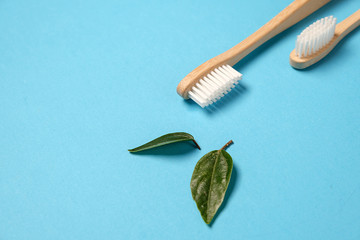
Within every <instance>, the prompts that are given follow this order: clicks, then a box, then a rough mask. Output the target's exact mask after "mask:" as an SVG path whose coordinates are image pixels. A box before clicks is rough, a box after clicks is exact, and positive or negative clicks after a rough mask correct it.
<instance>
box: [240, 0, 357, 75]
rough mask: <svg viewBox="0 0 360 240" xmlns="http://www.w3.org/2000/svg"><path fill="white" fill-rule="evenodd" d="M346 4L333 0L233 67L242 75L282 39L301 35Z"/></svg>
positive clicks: (339, 0)
mask: <svg viewBox="0 0 360 240" xmlns="http://www.w3.org/2000/svg"><path fill="white" fill-rule="evenodd" d="M345 2H346V1H343V0H332V1H331V2H329V3H328V4H326V5H325V6H323V7H322V8H320V9H319V10H317V11H316V12H314V13H313V14H311V15H310V16H307V17H306V18H304V19H303V20H301V21H300V22H298V23H297V24H295V25H293V26H291V27H290V28H288V29H286V30H285V31H283V32H282V33H279V34H278V35H277V36H275V37H273V38H272V39H270V40H269V41H267V42H266V43H264V44H263V45H261V46H260V47H258V48H257V49H255V50H254V51H253V52H251V53H250V54H249V55H247V56H246V57H245V58H243V59H242V60H241V61H240V62H238V63H237V64H235V65H234V66H233V68H234V69H235V70H237V71H239V72H241V73H244V72H245V71H244V69H246V66H247V65H250V64H251V63H252V62H253V61H254V59H255V58H256V57H257V56H258V55H261V53H263V52H266V51H267V50H268V49H269V48H270V47H271V46H276V45H277V44H280V42H281V40H282V39H283V40H285V38H286V37H287V36H289V35H292V34H294V33H295V32H298V33H299V34H300V32H301V31H302V30H303V29H304V28H305V27H307V26H309V25H310V24H311V23H313V22H314V20H316V19H318V18H321V17H324V16H328V15H331V14H329V11H330V9H333V8H335V7H336V6H337V5H339V4H340V3H341V4H345ZM349 35H350V34H349ZM294 46H295V38H294ZM291 50H292V49H289V54H290V51H291ZM284 57H285V58H289V56H288V55H286V56H284ZM289 67H290V65H289ZM244 77H246V75H245V74H244Z"/></svg>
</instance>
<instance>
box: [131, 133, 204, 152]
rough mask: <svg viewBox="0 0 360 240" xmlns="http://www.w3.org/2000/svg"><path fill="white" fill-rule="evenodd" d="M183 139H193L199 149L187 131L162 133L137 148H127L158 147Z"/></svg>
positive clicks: (132, 150) (140, 149) (135, 149)
mask: <svg viewBox="0 0 360 240" xmlns="http://www.w3.org/2000/svg"><path fill="white" fill-rule="evenodd" d="M183 141H193V142H194V144H195V145H196V147H197V148H198V149H200V146H199V145H198V144H197V143H196V141H195V139H194V137H193V136H192V135H190V134H188V133H185V132H176V133H169V134H166V135H163V136H161V137H158V138H156V139H154V140H152V141H150V142H148V143H145V144H144V145H141V146H139V147H137V148H133V149H129V150H128V151H129V152H140V151H144V150H147V149H151V148H156V147H160V146H163V145H167V144H171V143H176V142H183Z"/></svg>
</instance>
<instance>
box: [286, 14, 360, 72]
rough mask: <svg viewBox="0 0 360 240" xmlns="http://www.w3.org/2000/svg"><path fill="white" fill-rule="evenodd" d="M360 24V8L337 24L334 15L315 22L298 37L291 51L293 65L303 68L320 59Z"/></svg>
mask: <svg viewBox="0 0 360 240" xmlns="http://www.w3.org/2000/svg"><path fill="white" fill-rule="evenodd" d="M359 25H360V9H359V10H357V11H356V12H355V13H353V14H352V15H351V16H350V17H348V18H346V19H345V20H344V21H342V22H341V23H339V24H337V25H336V18H334V17H333V16H330V17H326V18H322V19H320V20H318V21H316V22H314V23H313V24H311V25H310V26H309V27H307V28H306V29H305V30H304V31H302V33H301V34H300V35H299V36H298V37H297V39H296V46H295V49H294V50H293V51H292V52H291V53H290V64H291V66H293V67H294V68H298V69H303V68H307V67H309V66H311V65H313V64H314V63H316V62H318V61H320V60H321V59H322V58H324V57H325V56H326V55H327V54H328V53H329V52H330V51H331V50H332V49H333V48H334V47H335V46H336V44H338V43H339V42H340V40H341V39H343V38H344V37H345V36H346V35H347V34H349V33H350V32H351V31H353V30H354V29H355V28H357V27H358V26H359Z"/></svg>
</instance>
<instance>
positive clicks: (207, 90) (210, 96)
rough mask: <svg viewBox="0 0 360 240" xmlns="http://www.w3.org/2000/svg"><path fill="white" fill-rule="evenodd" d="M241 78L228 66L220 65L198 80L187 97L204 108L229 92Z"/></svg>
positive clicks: (240, 75) (239, 74)
mask: <svg viewBox="0 0 360 240" xmlns="http://www.w3.org/2000/svg"><path fill="white" fill-rule="evenodd" d="M241 77H242V74H241V73H239V72H238V71H236V70H235V69H234V68H232V67H231V66H230V65H222V66H220V67H218V68H215V69H214V70H213V71H211V72H210V73H209V74H208V75H206V76H205V77H203V78H202V79H200V81H199V82H198V83H196V84H195V86H193V87H192V89H191V91H189V97H190V98H191V99H192V100H194V101H195V102H196V103H197V104H199V105H200V106H201V107H202V108H204V107H206V106H208V105H210V104H213V103H214V102H216V101H217V100H219V99H220V98H222V97H223V96H225V94H227V93H228V92H230V91H231V89H233V88H234V87H235V86H236V84H238V82H239V80H241Z"/></svg>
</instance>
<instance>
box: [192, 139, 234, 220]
mask: <svg viewBox="0 0 360 240" xmlns="http://www.w3.org/2000/svg"><path fill="white" fill-rule="evenodd" d="M231 142H232V141H231ZM228 145H229V144H227V145H225V146H224V148H222V149H220V150H215V151H211V152H209V153H207V154H205V155H204V156H203V157H202V158H201V159H200V160H199V161H198V162H197V164H196V166H195V169H194V172H193V175H192V177H191V182H190V188H191V194H192V197H193V199H194V200H195V202H196V205H197V207H198V209H199V211H200V214H201V217H202V218H203V219H204V221H205V222H206V223H207V224H210V222H211V221H212V219H213V217H214V216H215V214H216V212H217V210H218V209H219V207H220V205H221V203H222V202H223V200H224V196H225V193H226V189H227V187H228V185H229V182H230V177H231V172H232V168H233V161H232V158H231V156H230V154H228V153H227V152H226V151H225V150H223V149H225V148H226V147H227V146H228Z"/></svg>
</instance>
